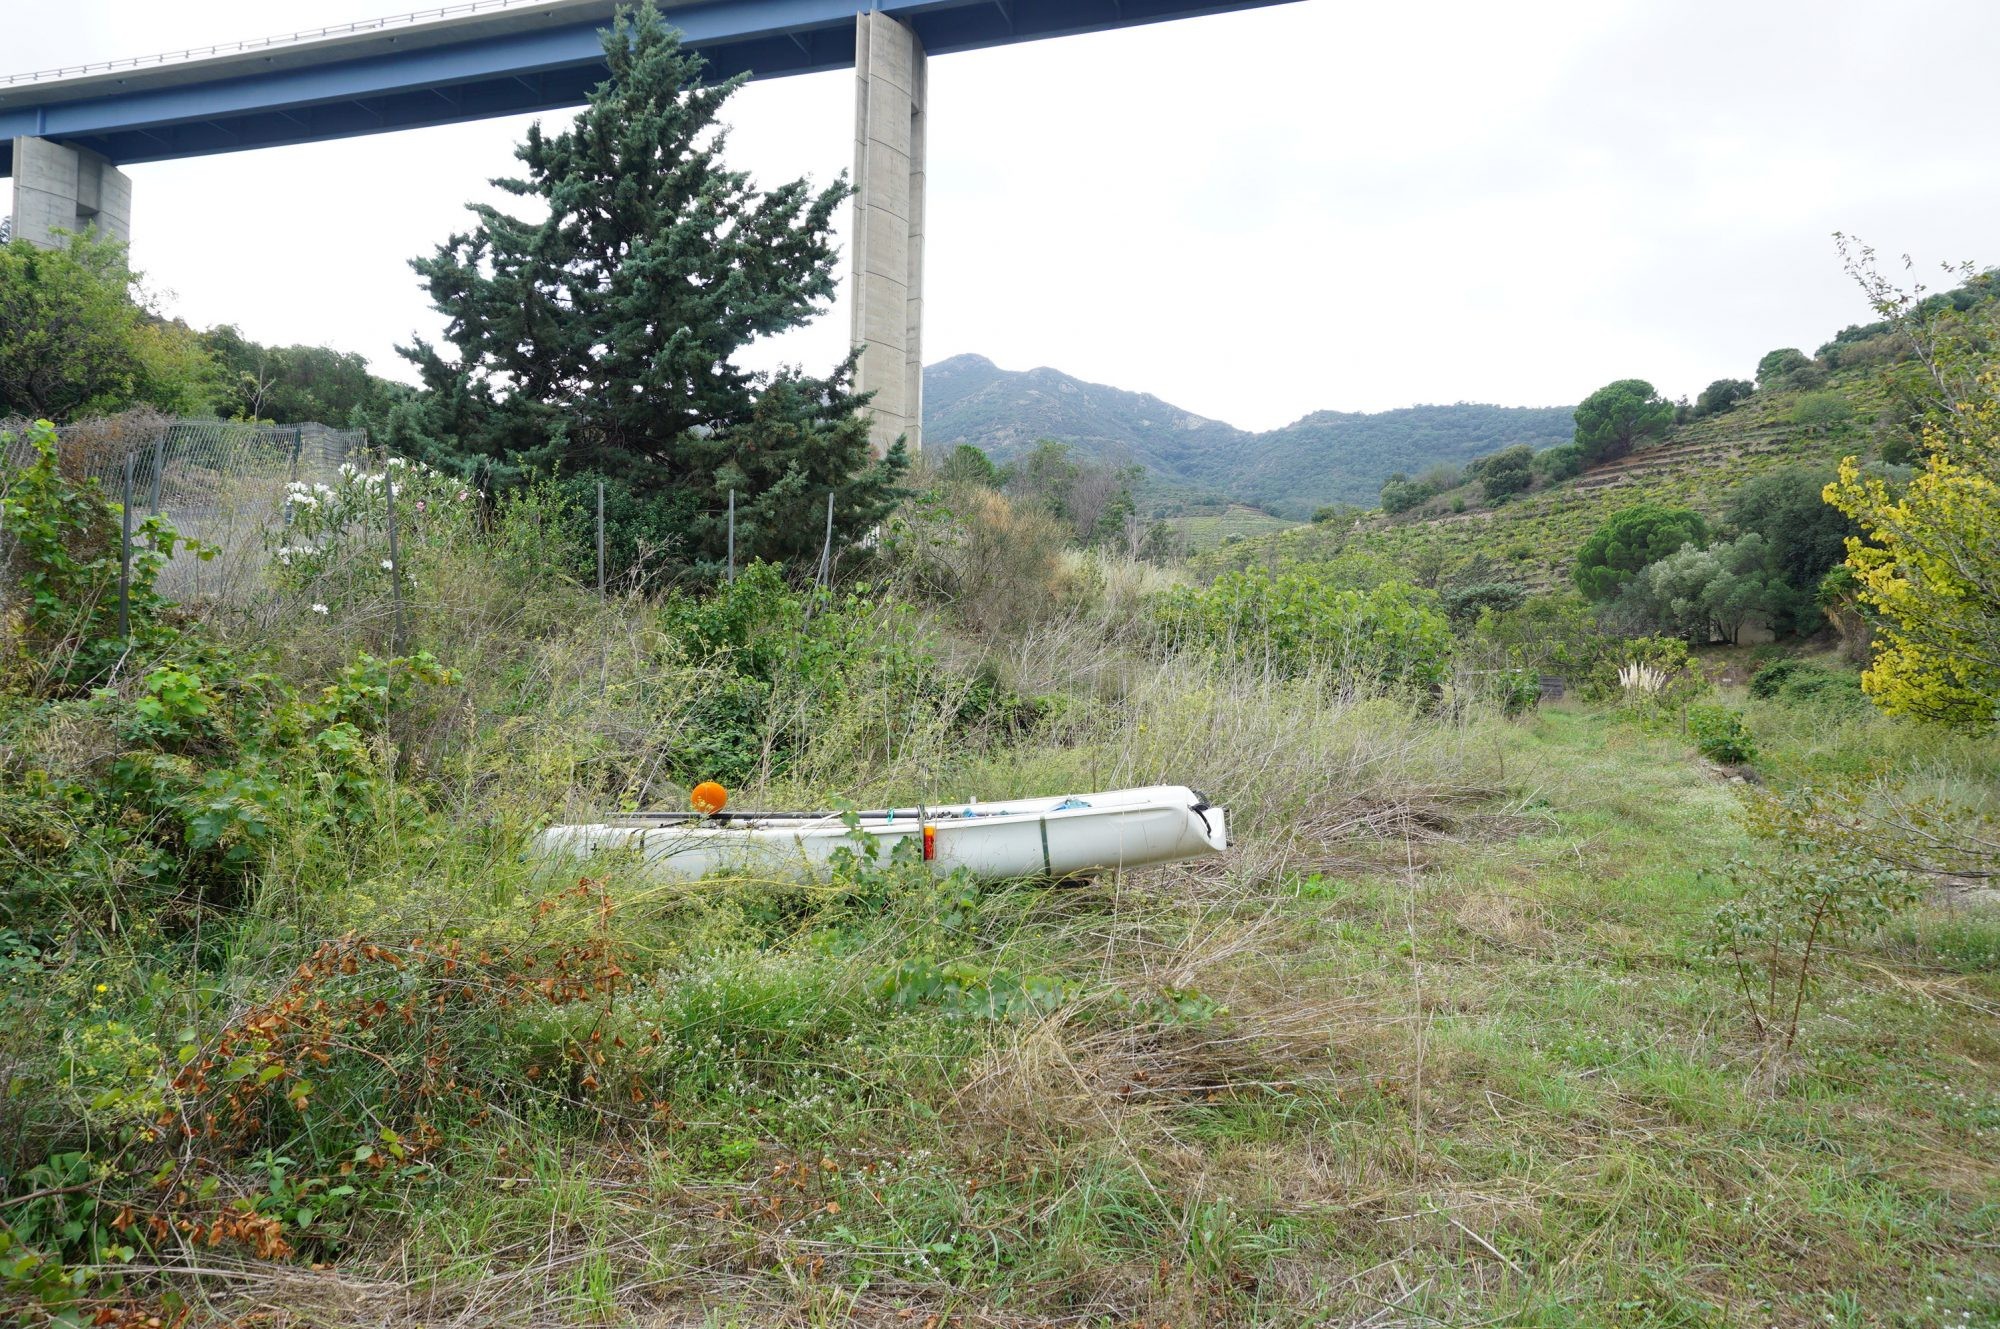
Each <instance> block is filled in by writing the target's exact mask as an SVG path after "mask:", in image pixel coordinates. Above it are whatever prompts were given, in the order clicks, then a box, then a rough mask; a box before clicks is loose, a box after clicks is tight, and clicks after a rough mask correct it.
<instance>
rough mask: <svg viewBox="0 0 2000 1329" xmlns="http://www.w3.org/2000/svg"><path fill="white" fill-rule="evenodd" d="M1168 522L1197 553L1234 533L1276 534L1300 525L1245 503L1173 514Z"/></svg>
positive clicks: (1245, 535)
mask: <svg viewBox="0 0 2000 1329" xmlns="http://www.w3.org/2000/svg"><path fill="white" fill-rule="evenodd" d="M1167 524H1168V525H1169V526H1170V527H1172V528H1173V529H1174V531H1175V532H1177V533H1178V534H1179V535H1181V536H1182V537H1183V538H1184V539H1185V540H1186V541H1187V547H1188V549H1189V551H1190V552H1193V553H1197V554H1199V553H1204V552H1206V551H1208V550H1210V549H1214V548H1216V547H1217V546H1218V545H1220V544H1221V543H1222V542H1223V541H1224V540H1227V539H1229V538H1230V537H1231V536H1243V537H1247V536H1253V535H1274V534H1277V533H1278V532H1280V531H1289V530H1292V529H1294V528H1295V527H1296V526H1297V525H1298V523H1297V522H1292V521H1286V520H1285V519H1284V518H1283V517H1273V516H1272V515H1271V514H1270V513H1268V512H1265V511H1262V510H1261V509H1258V508H1251V507H1245V506H1244V505H1242V504H1241V503H1233V504H1231V505H1230V506H1229V508H1228V510H1227V511H1224V512H1216V513H1202V514H1199V515H1196V516H1191V517H1172V518H1169V519H1168V521H1167Z"/></svg>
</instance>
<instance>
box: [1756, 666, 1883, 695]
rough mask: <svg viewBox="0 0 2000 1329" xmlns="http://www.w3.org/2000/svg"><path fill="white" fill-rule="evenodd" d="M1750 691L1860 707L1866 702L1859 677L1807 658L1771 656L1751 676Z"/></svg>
mask: <svg viewBox="0 0 2000 1329" xmlns="http://www.w3.org/2000/svg"><path fill="white" fill-rule="evenodd" d="M1750 695H1751V696H1752V697H1755V698H1757V699H1758V700H1760V701H1788V702H1794V703H1799V704H1816V705H1831V706H1837V707H1860V706H1863V705H1866V704H1867V700H1868V699H1867V697H1866V696H1865V695H1864V694H1863V693H1862V691H1861V678H1860V676H1859V675H1858V674H1855V673H1853V672H1851V671H1849V670H1845V669H1828V668H1826V667H1825V666H1824V665H1817V664H1814V663H1812V662H1811V661H1809V660H1798V659H1786V660H1773V661H1772V662H1771V663H1770V664H1767V665H1765V666H1764V667H1763V668H1762V669H1759V670H1758V671H1757V672H1756V673H1755V674H1752V675H1751V676H1750Z"/></svg>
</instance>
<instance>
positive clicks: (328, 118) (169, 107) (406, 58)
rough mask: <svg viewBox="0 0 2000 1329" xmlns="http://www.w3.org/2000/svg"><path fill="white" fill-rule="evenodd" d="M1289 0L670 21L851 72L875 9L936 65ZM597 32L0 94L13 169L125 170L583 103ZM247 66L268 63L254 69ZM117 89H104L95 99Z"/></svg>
mask: <svg viewBox="0 0 2000 1329" xmlns="http://www.w3.org/2000/svg"><path fill="white" fill-rule="evenodd" d="M1284 2H1285V0H713V2H711V3H697V4H693V5H686V6H676V7H675V8H673V9H672V10H671V11H670V12H669V15H668V17H669V18H670V20H671V21H672V22H674V23H675V24H676V25H677V26H679V27H681V28H682V29H683V30H684V33H685V35H686V39H687V41H688V44H689V45H690V46H692V47H694V48H695V49H697V50H699V51H700V52H701V53H702V54H703V56H705V57H706V58H707V59H708V61H709V67H710V72H711V74H712V75H713V76H714V77H716V78H718V79H719V78H726V77H729V76H732V75H735V74H738V73H748V74H750V75H752V76H753V77H758V78H774V77H781V76H784V75H788V74H804V73H816V72H821V71H825V70H833V69H845V68H851V67H852V66H853V64H854V20H855V16H856V15H857V14H858V13H860V12H863V11H866V10H877V11H880V12H884V13H888V14H891V15H893V16H895V17H897V18H899V19H901V20H902V21H903V22H905V23H907V24H909V25H910V26H911V27H912V28H914V29H915V30H916V33H917V35H918V37H919V39H920V40H921V42H922V44H923V49H925V50H927V51H929V52H930V53H931V54H933V55H941V54H949V53H951V52H954V51H965V50H973V49H976V48H980V47H986V46H996V45H1003V44H1007V43H1011V42H1020V41H1031V40H1035V39H1038V38H1043V37H1053V36H1059V35H1064V34H1070V33H1081V32H1090V31H1100V30H1104V29H1109V28H1116V27H1125V26H1131V25H1135V24H1141V23H1151V22H1158V21H1162V20H1166V19H1176V18H1185V17H1191V16H1194V15H1198V14H1210V13H1220V12H1226V11H1230V10H1239V9H1250V8H1256V7H1260V6H1262V5H1267V4H1273V3H1284ZM597 27H598V24H597V23H595V22H589V23H580V24H570V25H567V26H564V27H560V28H548V29H543V30H539V31H534V32H525V33H515V34H507V35H502V36H497V37H486V38H480V39H478V40H473V41H466V42H462V43H458V44H450V43H446V44H438V45H431V46H428V47H425V48H422V49H412V50H406V51H394V50H390V49H388V48H387V46H386V45H385V46H384V48H383V53H381V54H371V55H365V56H360V57H355V56H353V55H351V54H350V55H349V56H348V58H345V59H342V60H339V61H337V62H331V63H325V64H303V65H296V66H294V67H292V68H287V69H280V70H273V71H270V72H264V73H246V74H241V75H238V76H235V77H215V78H211V79H204V80H202V81H193V82H191V81H187V78H186V75H185V73H182V74H181V75H180V76H179V77H178V78H174V77H170V75H171V71H172V67H171V66H166V67H162V69H161V70H159V71H153V70H145V71H138V72H135V73H133V74H131V75H130V76H129V77H127V78H124V79H122V80H119V81H117V83H116V84H115V85H114V86H115V87H116V90H115V91H110V92H106V93H104V94H103V95H91V96H87V97H83V98H81V99H78V96H77V91H76V90H71V91H69V92H67V93H66V92H65V90H64V85H63V84H61V83H52V84H30V85H26V86H24V87H21V88H17V89H0V173H11V170H12V146H11V140H12V139H13V138H16V137H20V136H27V135H33V136H36V137H44V138H51V139H56V140H59V141H61V142H64V143H69V144H74V145H78V146H82V147H87V148H90V149H91V150H93V151H95V152H98V153H100V154H102V155H103V156H104V157H105V158H107V159H109V160H110V161H112V162H114V163H119V164H126V163H131V162H146V161H161V160H166V159H171V158H178V157H196V156H204V155H207V154H211V153H217V152H234V151H240V150H243V149H247V148H262V147H279V146H283V145H287V144H295V143H310V142H317V141H320V140H325V139H334V138H347V137H352V136H355V135H361V134H373V133H382V132H387V131H391V130H398V129H415V128H420V127H423V126H426V125H439V124H449V123H453V122H457V121H464V120H476V119H484V118H487V117H490V116H501V115H512V114H517V113H524V112H536V111H550V110H556V109H560V108H564V107H570V106H576V105H579V104H580V103H581V102H582V101H583V100H584V98H585V97H586V96H587V94H588V93H589V91H590V90H591V89H592V88H593V87H595V86H596V85H597V83H598V82H599V81H600V80H602V79H603V77H604V74H605V68H604V62H603V58H602V51H601V48H600V45H599V39H598V35H597ZM244 63H245V66H246V67H247V66H249V65H252V64H254V62H250V61H246V62H244ZM104 83H105V80H103V79H101V78H100V79H96V80H93V81H92V87H91V91H92V92H93V93H94V92H96V91H97V89H98V88H99V87H101V86H103V85H104Z"/></svg>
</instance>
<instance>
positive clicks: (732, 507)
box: [729, 489, 736, 584]
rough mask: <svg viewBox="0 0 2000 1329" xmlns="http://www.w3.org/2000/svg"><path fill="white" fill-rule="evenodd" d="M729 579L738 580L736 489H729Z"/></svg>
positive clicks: (732, 581)
mask: <svg viewBox="0 0 2000 1329" xmlns="http://www.w3.org/2000/svg"><path fill="white" fill-rule="evenodd" d="M729 580H730V582H731V584H734V583H735V581H736V491H735V490H734V489H732V490H730V491H729Z"/></svg>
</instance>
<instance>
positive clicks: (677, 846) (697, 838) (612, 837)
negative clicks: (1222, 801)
mask: <svg viewBox="0 0 2000 1329" xmlns="http://www.w3.org/2000/svg"><path fill="white" fill-rule="evenodd" d="M860 817H861V820H860V822H859V825H858V830H850V828H849V827H848V826H847V825H846V823H845V822H844V821H843V820H842V817H841V814H840V813H837V812H827V813H817V814H812V815H806V816H793V815H782V816H781V815H775V814H774V815H769V816H765V815H759V814H754V813H737V814H729V815H728V819H727V820H723V819H717V818H696V817H689V816H684V815H682V814H644V813H641V814H639V815H636V816H631V817H619V818H615V819H613V820H610V821H605V822H600V823H596V824H593V825H578V826H554V827H551V828H549V829H548V830H546V831H544V832H542V834H541V836H540V840H539V847H540V849H541V851H542V852H543V854H544V855H547V856H550V857H562V856H568V857H589V856H592V855H596V854H605V853H632V852H636V853H637V854H638V855H639V857H640V858H641V860H642V861H643V862H644V863H645V865H646V867H647V868H648V869H649V870H651V871H654V872H657V873H659V874H660V875H662V876H670V877H680V878H687V879H694V878H700V877H709V876H720V875H727V876H738V877H771V878H783V879H807V880H811V879H817V878H818V877H820V876H822V875H824V873H825V871H826V869H827V867H828V866H829V864H830V863H831V862H832V859H833V856H834V854H835V853H836V852H837V851H838V850H840V849H842V848H848V849H854V848H857V842H856V840H855V838H854V837H855V835H856V834H857V833H858V834H860V835H862V836H865V837H866V838H867V839H869V840H872V841H874V842H875V843H876V844H877V845H878V846H879V847H880V854H881V860H882V861H884V862H886V861H888V858H889V856H890V855H891V854H892V853H893V852H894V851H895V848H896V846H897V845H898V844H900V843H902V842H903V841H905V840H917V841H918V842H919V844H920V845H921V843H922V841H923V838H924V830H925V828H926V827H928V828H930V831H931V836H930V845H929V853H928V854H927V855H926V859H927V861H928V862H929V864H930V866H931V869H932V871H933V872H934V873H936V874H937V875H938V876H944V875H946V874H948V873H951V872H953V871H956V870H957V869H959V868H964V869H966V870H968V871H969V872H971V873H972V875H974V876H975V877H980V878H983V879H988V880H1004V879H1009V878H1021V877H1048V878H1056V879H1060V878H1064V877H1076V876H1084V875H1088V874H1091V873H1096V872H1105V871H1110V870H1113V869H1117V868H1131V867H1141V866H1144V865H1146V864H1149V863H1171V862H1176V861H1179V860H1181V859H1189V858H1205V857H1208V856H1210V855H1213V854H1220V853H1222V852H1223V851H1224V850H1225V849H1227V848H1228V847H1229V831H1228V825H1227V821H1226V818H1225V814H1224V812H1223V809H1221V808H1218V807H1211V806H1209V803H1208V800H1207V799H1205V798H1203V797H1202V795H1200V794H1199V793H1197V792H1196V791H1194V790H1193V789H1189V788H1187V787H1186V786H1184V785H1153V786H1149V787H1147V788H1143V789H1114V790H1109V791H1106V792H1103V793H1096V794H1081V795H1065V796H1060V797H1056V798H1021V799H1008V800H1002V801H998V802H994V803H958V804H948V805H944V806H939V807H929V808H922V809H919V808H895V809H888V810H882V811H875V812H866V813H862V814H860Z"/></svg>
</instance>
